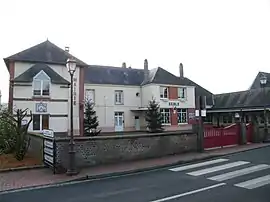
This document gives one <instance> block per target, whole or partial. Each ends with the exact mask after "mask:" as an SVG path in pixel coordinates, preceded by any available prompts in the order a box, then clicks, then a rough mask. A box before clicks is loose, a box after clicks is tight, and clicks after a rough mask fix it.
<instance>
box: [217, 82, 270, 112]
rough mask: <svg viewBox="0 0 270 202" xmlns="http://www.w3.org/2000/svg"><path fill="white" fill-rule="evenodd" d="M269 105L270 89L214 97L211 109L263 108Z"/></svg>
mask: <svg viewBox="0 0 270 202" xmlns="http://www.w3.org/2000/svg"><path fill="white" fill-rule="evenodd" d="M269 103H270V88H268V87H266V88H265V94H264V90H263V89H262V88H260V89H250V90H246V91H239V92H232V93H224V94H217V95H215V105H214V107H213V108H212V109H233V108H253V107H263V106H264V105H265V104H267V105H269Z"/></svg>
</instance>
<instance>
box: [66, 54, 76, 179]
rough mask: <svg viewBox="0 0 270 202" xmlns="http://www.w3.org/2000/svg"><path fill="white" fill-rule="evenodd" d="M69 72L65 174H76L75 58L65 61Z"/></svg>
mask: <svg viewBox="0 0 270 202" xmlns="http://www.w3.org/2000/svg"><path fill="white" fill-rule="evenodd" d="M66 66H67V69H68V72H69V74H70V141H69V152H68V153H69V167H68V170H67V175H76V174H77V171H76V165H75V150H74V145H75V142H74V133H73V76H74V73H75V71H76V60H74V59H68V60H67V63H66Z"/></svg>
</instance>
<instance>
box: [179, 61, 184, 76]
mask: <svg viewBox="0 0 270 202" xmlns="http://www.w3.org/2000/svg"><path fill="white" fill-rule="evenodd" d="M179 73H180V78H183V77H184V67H183V64H182V63H180V65H179Z"/></svg>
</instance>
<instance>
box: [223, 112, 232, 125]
mask: <svg viewBox="0 0 270 202" xmlns="http://www.w3.org/2000/svg"><path fill="white" fill-rule="evenodd" d="M223 123H225V124H226V123H232V114H227V115H224V116H223Z"/></svg>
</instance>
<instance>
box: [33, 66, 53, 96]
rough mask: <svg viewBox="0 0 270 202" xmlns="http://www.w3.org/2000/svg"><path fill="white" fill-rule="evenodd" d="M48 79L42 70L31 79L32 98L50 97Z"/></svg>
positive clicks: (49, 82) (49, 81) (49, 80)
mask: <svg viewBox="0 0 270 202" xmlns="http://www.w3.org/2000/svg"><path fill="white" fill-rule="evenodd" d="M50 84H51V79H50V77H49V76H48V75H47V74H46V73H45V72H44V71H43V70H42V71H40V72H39V73H38V74H37V75H36V76H35V77H34V78H33V94H34V96H49V95H50Z"/></svg>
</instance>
